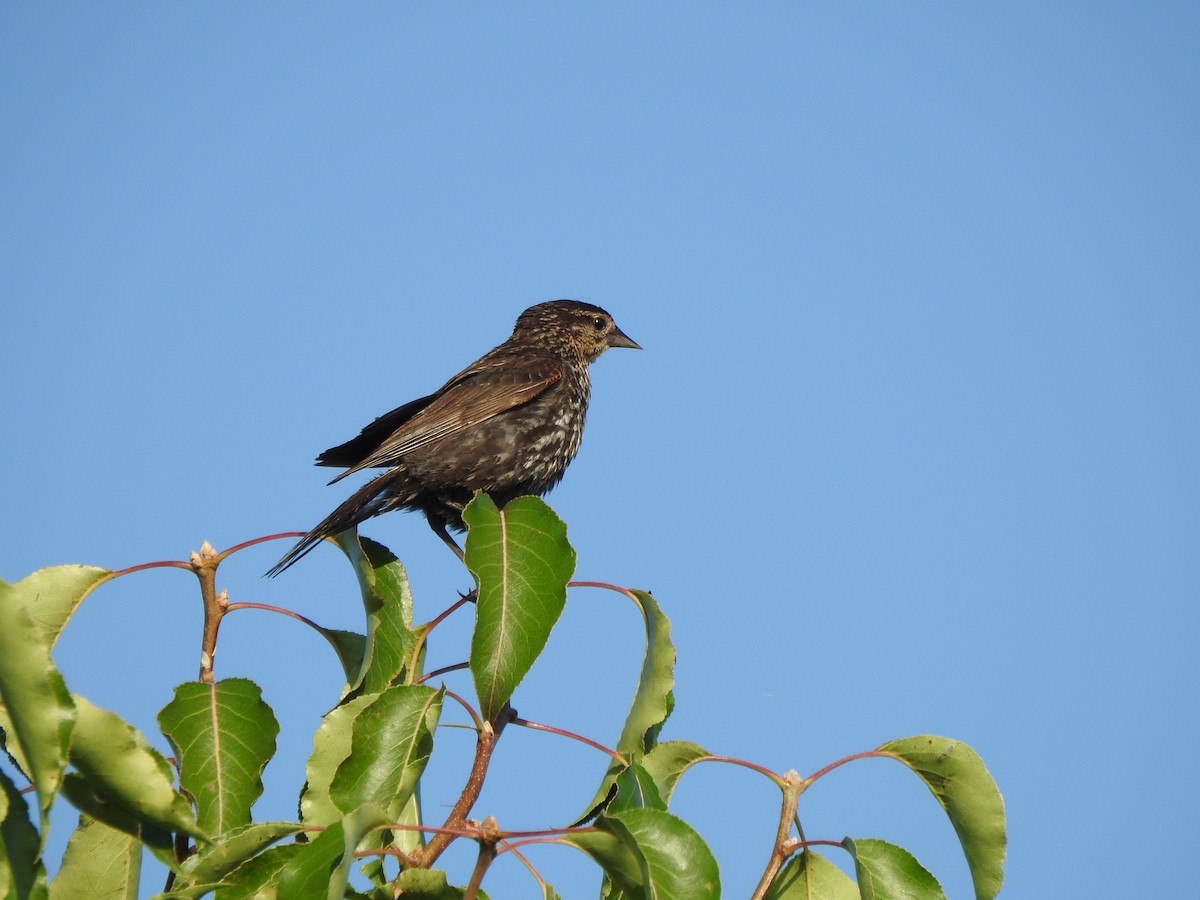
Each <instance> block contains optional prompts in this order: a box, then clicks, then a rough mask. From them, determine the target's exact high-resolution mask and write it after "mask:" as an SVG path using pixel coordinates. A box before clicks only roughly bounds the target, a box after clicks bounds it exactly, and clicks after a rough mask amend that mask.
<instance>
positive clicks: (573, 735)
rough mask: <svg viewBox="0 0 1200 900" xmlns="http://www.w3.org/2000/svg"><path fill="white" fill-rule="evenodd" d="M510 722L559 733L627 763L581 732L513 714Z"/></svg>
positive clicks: (613, 751)
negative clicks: (532, 720) (577, 732)
mask: <svg viewBox="0 0 1200 900" xmlns="http://www.w3.org/2000/svg"><path fill="white" fill-rule="evenodd" d="M512 723H513V724H514V725H520V726H521V727H523V728H532V729H533V730H534V731H548V732H550V733H551V734H557V735H561V736H562V737H566V738H571V739H572V740H575V741H579V742H580V743H583V744H587V745H588V746H589V747H594V748H595V749H597V750H599V751H600V752H601V753H607V754H608V755H609V756H611V757H612V758H613V759H615V760H616V761H617V762H619V763H620V764H621V765H623V766H627V765H629V761H628V760H627V759H625V757H623V756H622V755H621V754H620V753H618V752H617V751H616V750H613V749H611V748H610V747H605V746H604V745H603V744H601V743H598V742H596V741H593V740H592V739H591V738H586V737H584V736H583V735H582V734H576V733H575V732H573V731H566V730H564V729H562V728H555V727H554V726H553V725H543V724H542V723H541V722H531V721H529V720H528V719H522V718H521V717H520V716H513V718H512Z"/></svg>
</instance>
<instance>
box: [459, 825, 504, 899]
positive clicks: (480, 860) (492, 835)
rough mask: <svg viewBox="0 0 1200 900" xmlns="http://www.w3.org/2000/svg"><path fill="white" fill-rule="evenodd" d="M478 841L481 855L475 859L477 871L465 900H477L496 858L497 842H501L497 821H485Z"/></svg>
mask: <svg viewBox="0 0 1200 900" xmlns="http://www.w3.org/2000/svg"><path fill="white" fill-rule="evenodd" d="M478 840H479V855H478V856H477V857H476V858H475V869H474V870H473V871H472V872H471V880H470V881H469V882H467V889H466V891H464V892H463V900H476V898H477V897H478V896H479V888H480V887H481V886H482V885H483V876H484V875H485V874H487V870H488V867H489V866H490V865H491V864H492V860H494V859H495V858H496V842H497V841H498V840H499V832H498V829H497V828H496V820H495V819H493V818H492V817H491V816H488V817H487V818H486V819H484V821H483V827H482V829H481V833H480V836H479V838H478Z"/></svg>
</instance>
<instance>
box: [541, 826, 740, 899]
mask: <svg viewBox="0 0 1200 900" xmlns="http://www.w3.org/2000/svg"><path fill="white" fill-rule="evenodd" d="M562 839H563V840H564V841H566V842H567V843H570V844H574V845H575V846H577V847H579V849H581V850H583V851H584V852H585V853H587V854H588V855H589V856H591V857H592V858H593V859H595V860H596V862H598V863H599V864H600V866H601V868H603V869H604V873H605V874H606V875H607V876H608V877H609V878H610V879H611V880H612V882H613V884H615V885H616V886H617V887H618V888H619V889H620V890H621V891H622V892H624V893H625V894H627V895H628V896H629V897H631V898H634V897H636V898H642V897H645V898H654V900H704V898H713V900H716V898H719V897H720V896H721V878H720V873H719V871H718V869H717V861H716V859H715V858H714V857H713V855H712V851H710V850H709V849H708V847H707V845H705V843H704V841H703V840H702V839H701V838H700V835H698V834H697V833H696V832H695V831H694V830H693V829H692V827H691V826H690V825H688V824H687V823H686V822H684V821H683V820H682V819H680V818H677V817H676V816H673V815H671V814H670V813H669V812H664V811H663V810H659V809H630V810H626V811H624V812H619V813H615V814H613V815H611V816H602V817H601V818H600V819H598V820H597V821H596V824H595V826H593V828H592V829H591V830H590V831H585V832H576V833H572V834H567V835H564V836H563V838H562Z"/></svg>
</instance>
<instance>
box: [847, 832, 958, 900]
mask: <svg viewBox="0 0 1200 900" xmlns="http://www.w3.org/2000/svg"><path fill="white" fill-rule="evenodd" d="M842 846H843V847H845V848H846V849H847V850H849V851H850V855H851V856H853V857H854V871H855V872H856V873H857V875H858V890H859V893H860V894H861V895H862V900H946V895H945V893H943V891H942V886H941V885H940V884H938V882H937V879H936V878H934V877H933V876H932V875H931V874H930V873H929V872H928V871H927V870H926V869H925V867H924V866H922V865H921V864H920V863H919V862H917V859H916V857H915V856H913V855H912V854H911V853H909V852H908V851H907V850H905V849H904V848H903V847H897V846H896V845H895V844H889V843H888V842H887V841H877V840H873V839H871V840H866V839H864V840H858V841H853V840H851V839H850V838H846V839H845V840H843V841H842Z"/></svg>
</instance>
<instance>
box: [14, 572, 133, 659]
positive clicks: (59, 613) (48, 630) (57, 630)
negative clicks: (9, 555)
mask: <svg viewBox="0 0 1200 900" xmlns="http://www.w3.org/2000/svg"><path fill="white" fill-rule="evenodd" d="M113 577H114V573H112V572H110V571H109V570H108V569H99V568H97V567H95V566H74V565H70V566H51V567H49V568H46V569H38V570H37V571H36V572H34V573H33V574H32V575H27V576H25V577H24V578H22V579H21V580H20V581H18V582H17V583H16V584H14V585H11V588H12V590H13V592H14V593H15V594H16V596H17V598H18V599H19V602H20V603H21V604H22V605H23V606H24V607H25V608H26V609H27V610H29V615H30V618H32V619H33V623H34V625H35V626H36V627H37V628H38V630H39V631H40V632H41V638H42V642H43V643H45V644H46V645H47V646H49V647H53V646H54V645H55V643H57V641H58V637H59V635H60V634H62V630H63V628H64V627H66V624H67V621H68V620H69V619H70V618H71V616H73V615H74V614H75V610H76V609H78V608H79V604H80V603H82V602H83V601H84V598H86V597H87V595H88V594H90V593H91V592H92V591H94V590H95V589H96V588H97V587H99V586H100V585H102V584H104V582H106V581H108V580H109V579H111V578H113Z"/></svg>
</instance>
